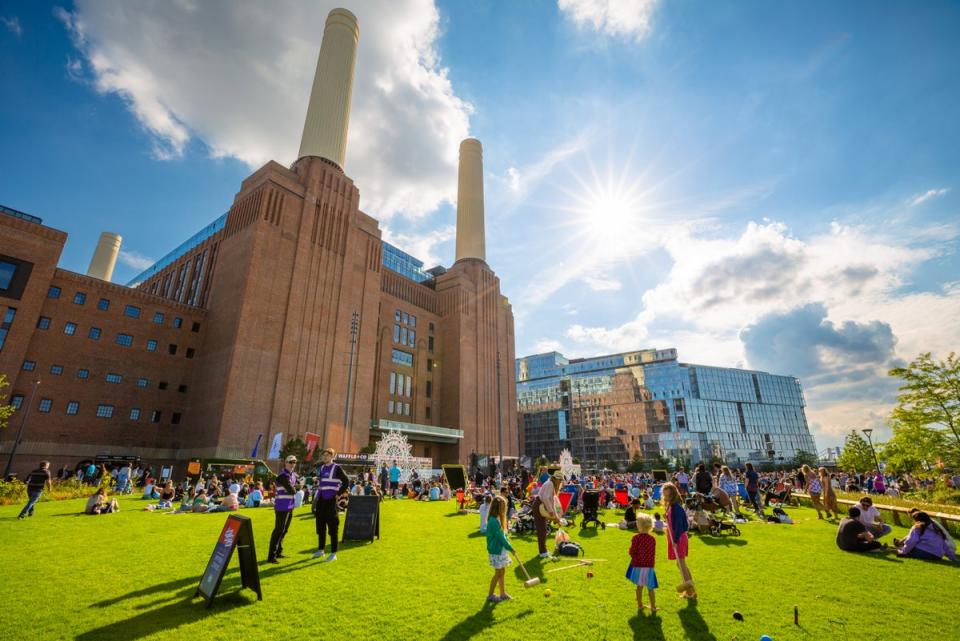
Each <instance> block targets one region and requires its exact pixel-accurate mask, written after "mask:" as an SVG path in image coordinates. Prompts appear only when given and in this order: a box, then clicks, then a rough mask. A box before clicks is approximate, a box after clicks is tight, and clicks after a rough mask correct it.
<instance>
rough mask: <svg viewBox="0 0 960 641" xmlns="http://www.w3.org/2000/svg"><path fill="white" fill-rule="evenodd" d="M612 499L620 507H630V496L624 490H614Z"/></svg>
mask: <svg viewBox="0 0 960 641" xmlns="http://www.w3.org/2000/svg"><path fill="white" fill-rule="evenodd" d="M613 498H614V500H615V501H616V502H617V505H619V506H620V507H627V506H628V505H630V495H629V494H627V491H626V490H614V491H613Z"/></svg>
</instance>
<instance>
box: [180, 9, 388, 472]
mask: <svg viewBox="0 0 960 641" xmlns="http://www.w3.org/2000/svg"><path fill="white" fill-rule="evenodd" d="M359 35H360V32H359V28H358V25H357V19H356V17H354V15H353V14H352V13H350V12H349V11H346V10H345V9H334V10H333V11H331V12H330V14H329V16H328V18H327V22H326V27H325V29H324V35H323V43H322V45H321V47H320V55H319V59H318V62H317V72H316V77H315V78H314V83H313V89H312V92H311V96H310V103H309V106H308V108H307V117H306V123H305V125H304V129H303V138H302V141H301V145H300V155H299V158H298V160H297V161H296V162H295V163H294V164H293V166H292V167H291V168H289V169H287V168H286V167H283V166H281V165H279V164H277V163H275V162H270V163H268V164H267V165H265V166H264V167H262V168H261V169H259V170H258V171H257V172H255V173H254V174H253V175H252V176H250V177H249V178H247V179H246V180H245V181H244V182H243V185H242V187H241V189H240V192H239V193H238V194H237V196H236V198H235V200H234V204H233V207H232V208H231V210H230V213H229V215H228V217H227V221H226V226H225V228H224V230H223V236H222V240H221V242H220V244H219V249H218V252H219V255H218V257H217V269H216V272H215V274H214V277H213V278H214V282H213V284H212V288H211V289H212V291H213V295H212V297H211V300H210V303H209V317H208V321H207V325H208V327H209V328H210V330H209V333H208V335H207V337H206V341H205V346H204V348H205V355H204V370H205V374H206V375H205V376H202V377H200V379H201V381H203V382H201V383H200V387H203V386H204V385H206V389H201V390H199V391H200V393H199V395H198V400H197V402H196V405H195V407H196V408H197V410H198V414H199V416H198V419H199V420H200V421H201V422H202V423H205V424H206V425H219V433H218V434H216V435H210V434H207V433H206V431H204V432H203V434H204V436H203V438H204V440H205V441H207V442H205V443H196V444H195V445H196V447H197V449H198V451H201V452H202V453H206V454H207V455H212V454H214V453H216V454H219V455H226V454H231V455H245V454H244V451H245V450H247V451H248V450H249V447H250V446H251V445H252V444H253V443H254V442H255V440H256V438H257V435H258V434H260V433H262V434H263V435H264V440H265V441H267V440H268V439H270V438H272V436H273V435H275V434H277V433H282V434H283V440H284V441H286V440H287V439H288V438H290V437H292V436H296V435H302V434H303V433H304V432H307V431H310V432H315V433H318V434H321V435H323V437H324V441H325V444H326V445H329V446H332V447H335V448H337V449H339V450H346V451H351V452H355V451H357V450H358V449H359V448H361V447H363V446H365V445H366V444H367V438H368V433H369V423H370V418H371V417H370V404H369V402H367V401H366V400H364V399H368V398H369V397H370V395H371V393H372V389H371V386H372V380H373V372H372V369H371V367H372V366H371V363H372V362H373V360H374V359H373V347H374V339H375V333H376V323H377V306H378V298H379V291H380V269H381V241H380V231H379V228H378V226H377V223H376V221H375V220H373V219H372V218H370V217H369V216H367V215H366V214H363V213H362V212H360V210H359V208H358V205H359V197H360V194H359V191H358V190H357V188H356V186H354V184H353V181H352V180H351V179H350V178H349V177H348V176H347V175H346V174H344V172H343V169H342V167H343V164H344V156H345V151H346V140H347V125H348V123H349V119H350V96H351V90H352V84H353V70H354V66H355V64H356V51H357V41H358V38H359ZM354 314H357V316H358V319H359V321H358V324H357V334H356V346H355V347H354V348H353V349H355V352H354V359H353V363H354V371H353V373H352V376H351V375H350V374H349V373H348V363H349V360H350V352H351V348H352V345H353V342H352V338H353V337H352V334H351V329H352V328H351V325H352V320H353V316H354ZM348 378H350V379H351V380H352V385H351V387H352V388H353V389H352V390H348V384H347V381H348ZM348 393H349V396H350V397H351V398H352V403H351V407H350V408H349V409H348V408H347V407H346V403H347V398H348ZM345 417H347V418H346V420H348V424H345ZM224 443H231V444H236V447H235V448H233V449H232V450H229V448H224V447H223V444H224ZM215 444H220V447H214V446H215ZM204 446H207V447H208V448H209V449H206V450H205V449H204ZM214 450H216V451H214ZM228 450H229V451H228Z"/></svg>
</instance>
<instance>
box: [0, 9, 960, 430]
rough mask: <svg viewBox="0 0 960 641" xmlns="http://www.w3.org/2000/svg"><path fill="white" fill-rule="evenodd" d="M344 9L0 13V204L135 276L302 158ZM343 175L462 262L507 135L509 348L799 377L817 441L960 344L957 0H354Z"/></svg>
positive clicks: (501, 215)
mask: <svg viewBox="0 0 960 641" xmlns="http://www.w3.org/2000/svg"><path fill="white" fill-rule="evenodd" d="M333 6H334V4H333V3H330V2H317V3H300V2H276V3H271V4H270V5H269V7H268V5H266V4H253V3H228V2H217V1H211V2H204V3H194V2H189V1H188V0H183V1H181V2H156V3H88V2H78V3H76V4H69V3H61V4H45V3H41V2H13V3H5V4H4V5H3V6H2V9H0V72H2V76H3V78H4V83H3V85H2V87H3V89H2V91H3V95H2V99H0V136H2V138H0V139H2V140H3V148H4V152H5V153H3V154H2V156H0V203H3V204H6V205H8V206H11V207H15V208H18V209H21V210H24V211H27V212H29V213H32V214H34V215H38V216H41V217H42V218H43V219H44V222H45V223H46V224H48V225H51V226H53V227H57V228H59V229H62V230H64V231H67V232H68V233H69V234H70V237H69V241H68V243H67V246H66V250H65V252H64V256H63V259H62V266H63V267H65V268H67V269H73V270H76V271H84V270H85V268H86V265H87V261H88V260H89V256H90V253H91V251H92V248H93V246H94V244H95V242H96V238H97V235H98V234H99V232H100V231H103V230H111V231H116V232H118V233H120V234H122V235H123V237H124V252H125V253H124V255H123V257H122V264H120V265H118V268H117V272H116V275H115V280H117V281H120V282H125V281H126V280H127V279H129V278H130V277H132V276H133V275H135V274H136V273H137V272H138V271H139V269H140V268H142V266H143V265H145V264H147V263H149V262H150V261H151V259H157V258H159V257H161V256H162V255H163V254H164V253H166V252H167V251H168V250H169V249H171V248H173V247H175V246H176V245H177V244H178V243H179V242H180V241H182V240H183V239H184V238H186V237H187V236H189V235H190V234H192V233H193V232H194V231H196V230H197V229H199V228H201V227H202V226H204V225H205V224H206V223H208V222H209V221H211V220H212V219H214V218H215V217H217V216H218V215H220V214H221V213H223V212H224V211H226V210H227V209H228V208H229V206H230V204H231V201H232V198H233V195H234V194H235V192H236V190H237V189H238V187H239V184H240V181H241V180H242V179H243V177H245V176H246V175H248V174H249V173H251V171H252V170H254V169H255V168H256V167H258V166H260V165H261V164H262V163H263V162H265V161H266V160H269V159H275V160H277V161H278V162H281V163H283V164H288V163H290V162H291V161H292V160H293V159H294V158H293V155H294V154H295V153H296V149H297V143H298V141H299V130H300V127H301V125H302V121H303V114H304V112H305V108H306V96H307V92H308V91H309V83H310V78H311V75H312V72H313V67H314V64H315V61H316V52H317V50H318V48H319V40H318V38H319V35H320V34H321V33H322V24H323V20H324V17H325V15H326V12H327V11H328V10H329V9H330V8H332V7H333ZM346 6H347V7H348V8H350V9H351V10H354V12H355V13H357V15H358V17H359V18H360V23H361V47H360V52H359V60H358V69H357V83H356V85H355V90H354V100H353V114H352V120H351V128H350V138H349V142H348V154H347V162H346V170H347V173H348V174H349V175H350V176H352V177H353V178H354V179H355V180H356V181H357V184H358V186H359V187H360V190H361V207H362V208H363V209H364V210H365V211H367V212H368V213H370V214H371V215H373V216H375V217H377V218H378V219H380V220H381V226H382V228H383V229H384V233H385V237H386V238H387V239H389V240H390V241H391V242H394V243H395V244H397V245H398V246H400V247H401V248H403V249H406V250H407V251H410V252H411V253H413V254H415V255H418V256H420V257H421V258H423V259H424V260H425V261H426V262H428V263H430V264H434V263H443V264H449V263H450V262H451V261H452V258H453V222H454V219H455V214H454V206H453V202H454V201H455V190H456V149H457V145H458V144H459V141H460V139H462V138H463V137H465V136H467V135H472V136H475V137H477V138H479V139H480V140H481V141H482V142H483V144H484V153H485V158H484V160H485V172H486V205H487V251H488V262H489V263H490V264H491V266H492V267H493V268H494V270H495V271H496V272H497V273H498V274H499V276H500V278H501V280H502V287H503V290H504V292H505V293H506V294H507V295H508V296H509V297H510V299H511V301H512V302H513V305H514V312H515V314H516V319H517V353H518V354H520V355H522V354H529V353H534V352H538V351H546V350H550V349H559V350H560V351H562V352H564V353H565V354H566V355H567V356H571V357H572V356H585V355H591V354H598V353H603V352H612V351H622V350H628V349H638V348H646V347H670V346H672V347H676V348H677V349H678V350H679V352H680V356H681V359H682V360H686V361H689V362H698V363H705V364H712V365H723V366H744V367H756V368H761V369H766V370H769V371H773V372H776V373H783V374H793V375H796V376H799V377H800V378H801V380H802V382H803V383H804V387H805V390H806V394H807V399H808V403H809V410H808V415H809V418H810V421H811V424H812V426H813V429H814V434H815V436H816V437H817V442H818V445H819V446H820V447H826V446H828V445H834V444H837V443H839V442H840V441H841V440H842V436H841V434H842V433H843V432H844V431H847V430H849V429H850V428H852V427H858V428H859V427H866V426H868V425H869V426H873V427H877V428H880V429H883V427H882V424H883V420H884V418H885V416H886V415H887V414H888V412H889V409H890V407H891V404H892V402H893V400H894V393H895V387H894V386H892V385H891V382H890V381H889V380H888V379H887V378H886V376H885V374H884V372H885V370H886V369H887V368H888V367H889V366H890V365H891V364H894V363H899V362H902V361H904V360H909V359H910V358H912V357H913V356H915V355H916V354H917V353H919V352H920V351H926V350H932V351H934V352H935V353H937V354H940V355H945V354H946V352H948V351H949V350H951V349H956V348H957V346H958V345H960V323H958V322H957V321H956V319H957V317H958V312H960V258H958V256H960V254H958V251H957V249H958V240H957V239H958V236H960V217H958V216H957V210H958V205H960V197H958V194H957V189H958V187H960V186H958V185H957V182H958V176H960V171H958V169H960V145H958V142H960V119H958V118H957V117H956V111H957V105H958V103H960V100H958V99H960V65H957V62H956V61H957V60H960V39H958V38H956V34H957V33H960V5H958V4H956V3H947V2H943V3H939V2H924V3H906V2H902V3H884V4H883V5H877V4H876V3H869V2H848V3H830V2H813V3H811V2H804V3H800V2H795V3H768V2H739V3H693V2H662V1H653V0H620V1H615V2H607V1H605V0H592V1H587V0H555V1H547V0H543V1H530V2H517V3H514V4H509V3H506V2H469V3H467V2H452V1H451V2H439V3H437V4H435V3H433V2H431V1H428V0H409V1H408V2H365V3H352V2H347V3H346Z"/></svg>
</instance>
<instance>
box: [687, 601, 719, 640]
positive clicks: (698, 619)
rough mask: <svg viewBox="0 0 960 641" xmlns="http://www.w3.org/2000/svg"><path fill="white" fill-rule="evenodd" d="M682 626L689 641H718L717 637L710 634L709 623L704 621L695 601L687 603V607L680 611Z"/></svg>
mask: <svg viewBox="0 0 960 641" xmlns="http://www.w3.org/2000/svg"><path fill="white" fill-rule="evenodd" d="M679 615H680V625H681V626H683V632H684V634H686V636H687V638H688V639H696V640H697V641H717V637H715V636H714V635H713V633H712V632H710V628H709V627H708V626H707V622H706V621H704V620H703V616H701V615H700V611H699V610H698V609H697V602H696V600H694V599H691V600H689V601H687V607H685V608H683V609H682V610H680V611H679Z"/></svg>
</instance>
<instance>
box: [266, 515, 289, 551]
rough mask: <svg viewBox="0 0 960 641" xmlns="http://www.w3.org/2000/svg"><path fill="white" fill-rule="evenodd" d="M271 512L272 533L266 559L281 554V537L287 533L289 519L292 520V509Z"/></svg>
mask: <svg viewBox="0 0 960 641" xmlns="http://www.w3.org/2000/svg"><path fill="white" fill-rule="evenodd" d="M273 514H274V521H273V534H271V535H270V552H269V553H268V554H267V559H275V558H277V557H278V556H279V555H281V554H283V537H285V536H286V535H287V530H288V529H290V521H292V520H293V510H287V511H286V512H274V513H273Z"/></svg>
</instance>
